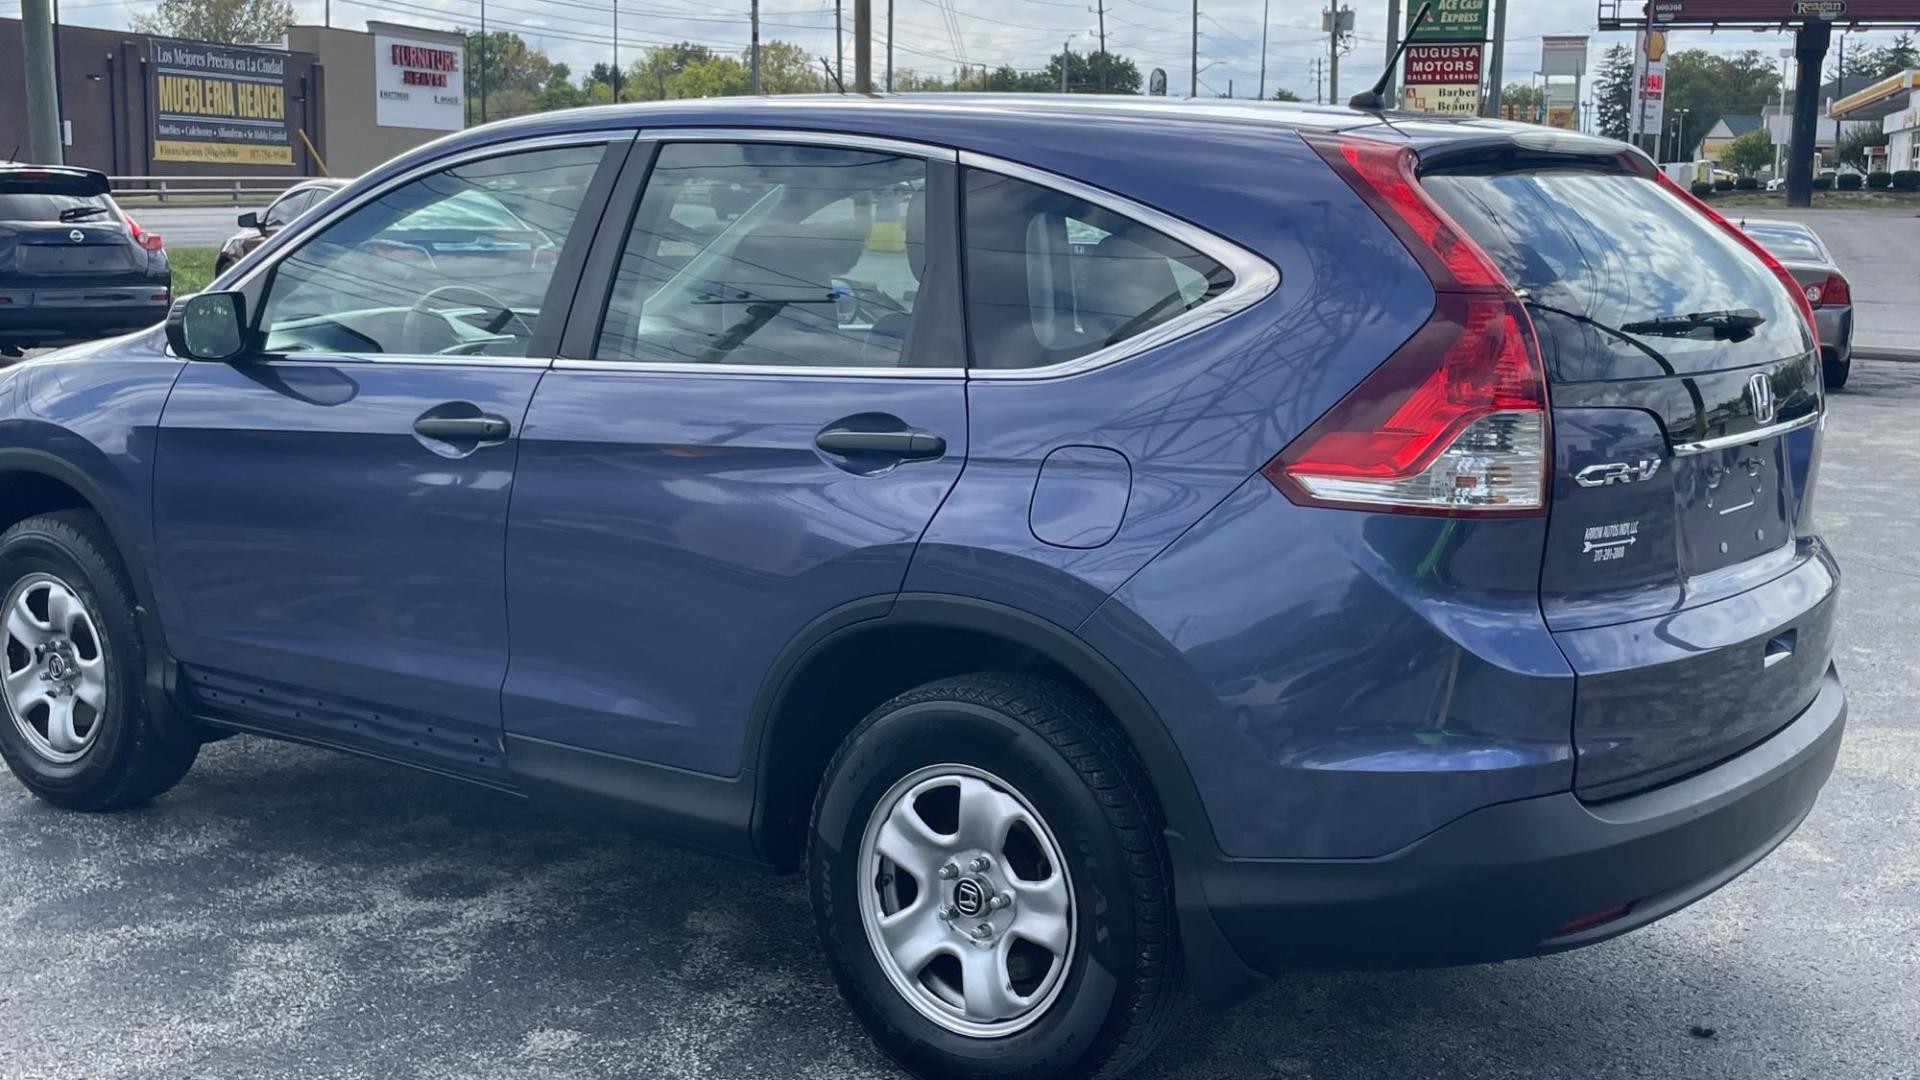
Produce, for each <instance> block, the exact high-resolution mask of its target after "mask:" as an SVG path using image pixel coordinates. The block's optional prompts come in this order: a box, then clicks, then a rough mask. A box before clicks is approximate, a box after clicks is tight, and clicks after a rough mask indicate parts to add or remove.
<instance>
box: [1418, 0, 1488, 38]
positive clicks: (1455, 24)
mask: <svg viewBox="0 0 1920 1080" xmlns="http://www.w3.org/2000/svg"><path fill="white" fill-rule="evenodd" d="M1407 7H1408V8H1409V10H1408V12H1407V23H1408V25H1412V23H1413V17H1414V16H1415V15H1418V14H1419V13H1420V4H1419V3H1418V2H1417V0H1409V2H1408V4H1407ZM1407 40H1408V41H1485V40H1487V0H1433V12H1432V14H1429V15H1428V16H1427V21H1426V22H1424V23H1421V24H1420V28H1419V29H1418V30H1415V31H1413V32H1411V33H1410V34H1408V35H1407Z"/></svg>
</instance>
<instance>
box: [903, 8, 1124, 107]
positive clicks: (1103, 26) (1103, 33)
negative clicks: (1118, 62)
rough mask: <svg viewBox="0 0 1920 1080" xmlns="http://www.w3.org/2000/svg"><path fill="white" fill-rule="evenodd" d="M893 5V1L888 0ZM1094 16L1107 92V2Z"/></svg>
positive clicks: (1103, 87) (1102, 79)
mask: <svg viewBox="0 0 1920 1080" xmlns="http://www.w3.org/2000/svg"><path fill="white" fill-rule="evenodd" d="M887 3H889V4H891V3H893V0H887ZM1093 11H1094V14H1096V15H1098V16H1100V92H1101V93H1103V94H1104V93H1106V92H1107V0H1098V2H1097V3H1095V4H1094V5H1093Z"/></svg>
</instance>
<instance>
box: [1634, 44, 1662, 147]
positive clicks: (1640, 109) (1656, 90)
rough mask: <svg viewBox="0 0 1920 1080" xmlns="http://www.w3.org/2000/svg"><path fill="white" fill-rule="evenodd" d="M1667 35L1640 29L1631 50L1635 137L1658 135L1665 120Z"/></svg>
mask: <svg viewBox="0 0 1920 1080" xmlns="http://www.w3.org/2000/svg"><path fill="white" fill-rule="evenodd" d="M1666 98H1667V32H1666V31H1665V30H1642V31H1640V34H1639V37H1638V38H1637V39H1636V40H1635V41H1634V50H1633V115H1632V128H1633V134H1634V135H1659V134H1660V125H1661V124H1662V123H1663V122H1664V121H1665V119H1666Z"/></svg>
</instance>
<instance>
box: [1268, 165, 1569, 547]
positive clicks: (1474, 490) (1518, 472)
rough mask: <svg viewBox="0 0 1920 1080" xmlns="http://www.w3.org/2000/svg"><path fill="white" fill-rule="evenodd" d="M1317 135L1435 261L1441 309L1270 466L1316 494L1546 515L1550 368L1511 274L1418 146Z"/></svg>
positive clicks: (1396, 507) (1410, 243)
mask: <svg viewBox="0 0 1920 1080" xmlns="http://www.w3.org/2000/svg"><path fill="white" fill-rule="evenodd" d="M1308 141H1309V142H1310V143H1311V144H1312V145H1313V147H1314V149H1315V150H1316V151H1318V152H1319V154H1320V156H1321V157H1323V158H1325V159H1326V160H1327V163H1328V164H1329V165H1331V166H1333V168H1334V170H1335V171H1336V172H1338V173H1340V175H1341V176H1342V177H1343V178H1345V179H1346V181H1347V183H1348V184H1349V185H1351V186H1352V187H1353V189H1354V190H1355V191H1356V192H1358V193H1359V194H1360V197H1361V198H1362V199H1364V200H1366V202H1367V203H1368V205H1369V206H1371V207H1372V208H1373V210H1374V211H1375V212H1376V213H1378V214H1379V215H1380V217H1381V219H1382V220H1384V221H1385V222H1386V223H1387V225H1388V227H1390V228H1391V229H1392V230H1393V231H1394V233H1395V234H1396V235H1397V236H1399V238H1400V240H1401V242H1402V243H1404V244H1405V245H1406V246H1407V250H1408V251H1410V252H1411V253H1412V254H1413V256H1414V258H1415V260H1417V261H1418V262H1419V263H1420V265H1421V267H1422V268H1423V269H1425V270H1426V272H1427V276H1428V278H1429V279H1431V281H1432V282H1433V288H1434V294H1435V296H1434V310H1433V314H1432V315H1431V316H1430V317H1429V318H1428V319H1427V322H1426V324H1425V325H1423V326H1422V327H1421V328H1420V329H1419V330H1418V331H1417V332H1415V334H1414V335H1413V337H1412V338H1410V339H1408V340H1407V342H1406V343H1405V344H1403V345H1401V346H1400V348H1399V349H1398V350H1396V351H1395V352H1394V354H1393V355H1392V356H1391V357H1388V358H1387V361H1386V362H1385V363H1384V364H1382V365H1380V367H1379V368H1377V369H1375V370H1374V372H1373V373H1372V374H1371V375H1368V376H1367V377H1366V379H1364V380H1362V382H1361V383H1360V385H1359V386H1357V387H1355V388H1354V389H1353V390H1352V391H1350V392H1349V393H1348V394H1347V396H1346V397H1344V398H1342V399H1340V401H1339V402H1338V403H1337V404H1335V405H1334V407H1333V408H1332V409H1330V410H1328V412H1327V413H1326V415H1324V416H1322V417H1321V418H1320V419H1319V420H1318V421H1316V422H1315V423H1314V424H1313V426H1312V427H1309V428H1308V429H1307V430H1306V431H1304V432H1302V433H1301V434H1300V436H1299V437H1298V438H1296V439H1294V440H1293V442H1292V443H1290V444H1289V445H1288V446H1287V448H1286V449H1285V450H1282V451H1281V452H1280V453H1279V454H1278V455H1277V456H1276V457H1275V458H1274V459H1273V460H1272V461H1270V462H1268V463H1267V465H1266V466H1265V467H1264V468H1263V469H1262V470H1261V472H1262V474H1263V475H1265V476H1266V478H1267V479H1268V480H1270V481H1272V483H1273V484H1274V486H1275V487H1277V488H1279V489H1280V491H1281V492H1282V493H1284V494H1285V495H1286V496H1287V497H1288V498H1289V499H1291V500H1292V501H1294V502H1296V503H1301V504H1306V505H1315V506H1330V507H1343V508H1348V509H1367V510H1383V511H1397V512H1401V513H1416V514H1449V515H1451V514H1476V515H1530V514H1540V513H1544V512H1545V507H1546V490H1547V450H1548V446H1549V445H1550V443H1551V440H1550V438H1549V423H1548V412H1547V409H1548V404H1547V379H1546V371H1545V368H1544V366H1543V365H1542V363H1541V360H1540V347H1539V343H1538V341H1537V340H1536V339H1535V337H1534V330H1533V320H1532V319H1530V318H1529V317H1528V316H1527V310H1526V308H1525V306H1524V305H1522V304H1521V303H1520V301H1519V299H1518V298H1517V297H1516V296H1515V295H1514V292H1513V288H1512V286H1511V285H1509V284H1508V282H1507V279H1506V276H1505V275H1504V274H1502V273H1501V272H1500V270H1499V268H1498V267H1497V266H1495V265H1494V263H1493V260H1492V259H1490V258H1488V256H1487V254H1486V252H1484V251H1482V250H1481V249H1480V247H1479V245H1477V244H1475V243H1474V242H1473V240H1472V239H1471V238H1470V237H1469V236H1468V235H1467V234H1466V233H1465V232H1464V231H1463V230H1462V229H1461V228H1460V227H1459V225H1458V224H1456V223H1455V222H1454V221H1453V220H1452V219H1451V218H1450V217H1448V216H1447V213H1446V211H1444V210H1442V209H1441V208H1440V206H1439V205H1438V204H1437V203H1435V202H1434V201H1433V200H1432V199H1430V198H1428V197H1427V195H1426V193H1425V192H1424V191H1423V190H1421V188H1420V184H1419V180H1418V176H1417V173H1416V171H1415V166H1416V164H1417V158H1416V156H1415V154H1414V152H1413V151H1412V150H1411V149H1410V148H1407V147H1404V146H1400V145H1397V144H1394V143H1388V142H1382V141H1379V140H1375V139H1367V138H1359V137H1353V136H1310V137H1308Z"/></svg>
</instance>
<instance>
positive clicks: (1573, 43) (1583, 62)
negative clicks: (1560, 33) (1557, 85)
mask: <svg viewBox="0 0 1920 1080" xmlns="http://www.w3.org/2000/svg"><path fill="white" fill-rule="evenodd" d="M1586 73H1587V39H1586V38H1585V37H1584V36H1582V37H1572V36H1568V37H1543V38H1541V39H1540V74H1542V75H1545V76H1546V77H1547V78H1553V77H1554V76H1556V75H1571V76H1573V77H1574V78H1576V79H1577V78H1579V77H1580V76H1582V75H1585V74H1586Z"/></svg>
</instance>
